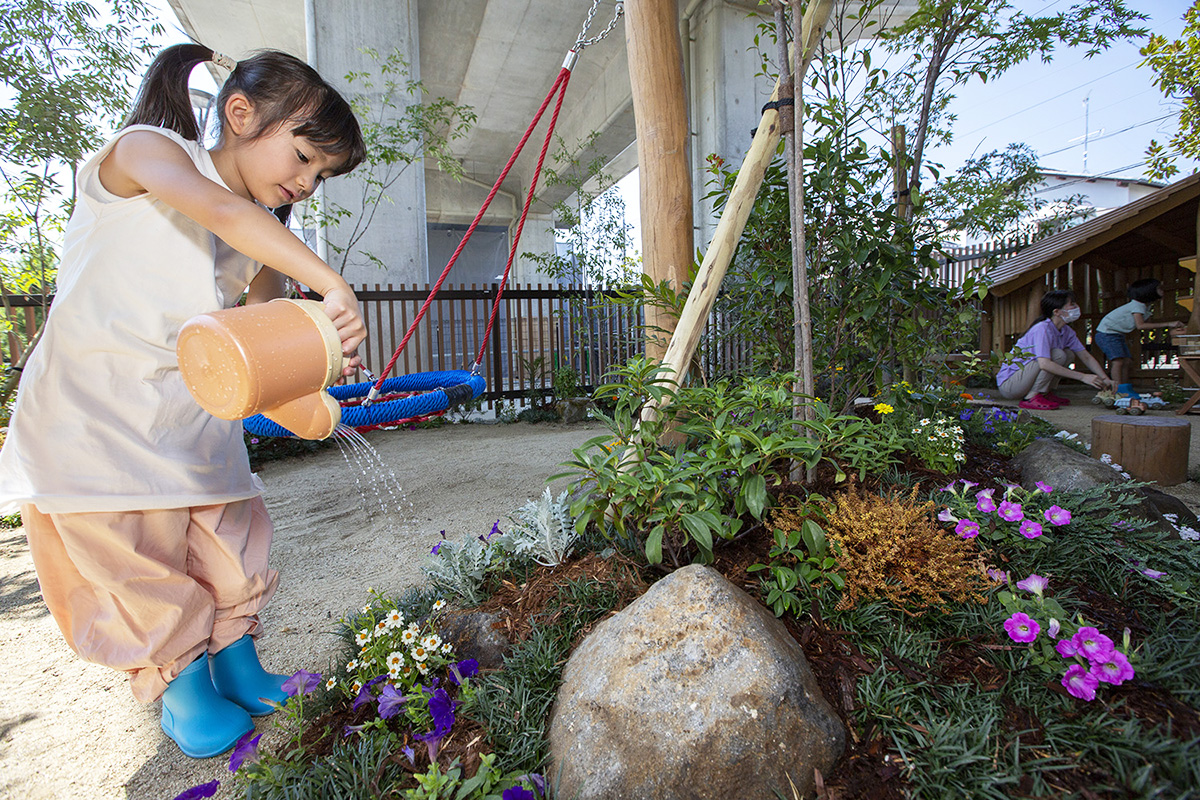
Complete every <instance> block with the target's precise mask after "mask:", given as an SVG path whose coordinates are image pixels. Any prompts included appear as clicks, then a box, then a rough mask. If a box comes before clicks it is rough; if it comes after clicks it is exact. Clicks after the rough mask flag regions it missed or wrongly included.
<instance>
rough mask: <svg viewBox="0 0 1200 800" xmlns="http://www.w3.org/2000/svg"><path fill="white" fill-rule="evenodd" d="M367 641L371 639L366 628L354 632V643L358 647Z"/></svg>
mask: <svg viewBox="0 0 1200 800" xmlns="http://www.w3.org/2000/svg"><path fill="white" fill-rule="evenodd" d="M369 641H371V633H370V632H369V631H368V630H367V629H366V628H363V629H362V630H361V631H359V632H358V633H356V634H354V643H355V644H356V645H358V646H359V647H362V646H363V645H364V644H366V643H367V642H369Z"/></svg>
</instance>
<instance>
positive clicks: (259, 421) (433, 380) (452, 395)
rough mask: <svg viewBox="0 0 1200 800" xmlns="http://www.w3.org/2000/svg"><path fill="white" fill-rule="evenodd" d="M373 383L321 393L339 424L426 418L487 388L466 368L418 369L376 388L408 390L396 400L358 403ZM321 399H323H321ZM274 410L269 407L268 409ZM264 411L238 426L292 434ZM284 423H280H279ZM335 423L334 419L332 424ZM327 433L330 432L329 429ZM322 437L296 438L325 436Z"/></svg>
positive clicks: (262, 432)
mask: <svg viewBox="0 0 1200 800" xmlns="http://www.w3.org/2000/svg"><path fill="white" fill-rule="evenodd" d="M373 386H374V384H373V383H371V382H370V381H364V382H362V383H353V384H349V385H347V386H331V387H329V388H328V389H326V390H325V391H324V392H322V393H321V394H323V395H325V396H326V397H327V398H328V399H329V401H330V402H333V403H334V405H335V406H340V408H339V410H340V414H341V423H342V424H343V425H345V426H347V427H350V428H354V429H356V430H361V429H364V428H375V427H380V426H383V425H394V424H396V422H397V421H398V420H405V419H411V418H413V417H426V416H431V415H433V414H438V413H440V412H444V411H446V410H448V409H450V408H453V407H454V406H458V405H462V404H464V403H469V402H470V401H472V400H474V399H476V398H477V397H479V396H480V395H481V394H483V392H484V390H485V389H486V388H487V382H486V381H485V380H484V378H483V376H482V375H473V374H471V373H470V372H468V371H467V370H451V371H445V372H418V373H414V374H412V375H401V376H398V377H395V378H388V379H387V380H385V381H384V382H383V385H382V386H381V387H380V390H381V392H382V393H383V394H384V395H390V394H399V393H411V392H417V393H418V394H411V395H409V396H406V397H402V398H400V399H396V400H384V401H383V402H376V403H371V404H370V405H366V404H363V403H362V398H365V397H366V396H367V394H368V393H369V392H370V391H371V388H372V387H373ZM322 402H324V401H322ZM273 411H274V409H273V410H272V412H273ZM272 412H267V413H264V414H256V415H254V416H252V417H247V418H246V419H245V420H244V421H243V422H242V426H243V427H244V428H245V430H246V432H247V433H250V434H252V435H254V436H288V437H296V434H294V433H292V431H291V430H289V429H288V427H287V426H286V422H287V420H286V419H281V418H277V419H274V420H273V419H269V418H268V416H267V414H270V413H272ZM281 423H284V424H281ZM336 425H337V422H336V420H335V421H334V426H336ZM329 433H333V429H332V428H330V431H329ZM329 433H327V434H325V436H315V437H304V436H302V437H299V438H319V439H324V438H326V437H327V436H328V435H329Z"/></svg>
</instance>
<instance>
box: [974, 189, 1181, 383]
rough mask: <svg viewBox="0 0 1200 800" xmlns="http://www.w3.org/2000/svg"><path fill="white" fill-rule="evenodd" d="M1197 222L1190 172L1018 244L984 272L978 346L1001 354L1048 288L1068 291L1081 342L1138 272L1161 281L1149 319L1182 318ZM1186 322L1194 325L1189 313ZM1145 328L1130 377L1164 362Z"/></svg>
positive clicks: (1165, 344) (1164, 343) (1158, 342)
mask: <svg viewBox="0 0 1200 800" xmlns="http://www.w3.org/2000/svg"><path fill="white" fill-rule="evenodd" d="M1198 228H1200V174H1194V175H1190V176H1188V177H1186V178H1184V179H1182V180H1179V181H1176V182H1175V183H1172V184H1171V185H1169V186H1166V187H1164V188H1162V189H1160V190H1159V191H1157V192H1155V193H1154V194H1150V195H1147V196H1145V197H1143V198H1141V199H1139V200H1136V201H1134V202H1132V203H1129V204H1128V205H1125V206H1121V207H1120V208H1116V209H1113V210H1112V211H1108V212H1106V213H1104V214H1101V215H1100V216H1098V217H1095V218H1093V219H1090V220H1088V221H1086V222H1083V223H1081V224H1079V225H1076V226H1074V227H1072V228H1068V229H1066V230H1064V231H1061V232H1059V233H1057V234H1054V235H1053V236H1049V237H1047V238H1045V239H1042V240H1040V241H1038V242H1035V243H1034V244H1032V245H1030V246H1028V247H1026V248H1024V249H1022V250H1021V251H1020V252H1019V253H1017V254H1016V255H1014V256H1013V257H1011V258H1008V259H1006V260H1004V261H1002V262H1000V263H999V264H998V265H996V266H995V267H993V268H992V269H990V270H989V271H988V272H987V276H986V279H987V282H988V284H989V289H988V294H987V297H986V298H985V299H984V304H983V311H984V317H983V327H982V330H981V331H980V345H981V349H982V350H984V351H989V350H990V351H992V352H997V351H998V352H1007V351H1008V350H1009V349H1010V348H1011V347H1012V345H1013V344H1014V343H1015V342H1016V341H1017V339H1018V338H1020V336H1021V334H1022V333H1024V332H1025V330H1026V329H1027V328H1028V327H1029V326H1030V325H1031V324H1032V323H1033V321H1034V319H1036V318H1037V316H1038V314H1039V303H1040V301H1041V299H1042V295H1043V294H1045V293H1046V292H1047V291H1049V290H1051V289H1071V290H1073V291H1074V292H1075V294H1076V296H1077V298H1078V300H1079V306H1080V310H1081V312H1082V315H1081V317H1080V319H1079V321H1078V322H1076V323H1074V325H1073V327H1074V328H1075V332H1076V334H1078V336H1079V338H1080V341H1083V342H1085V343H1088V342H1090V341H1091V335H1092V333H1093V332H1094V331H1095V329H1096V326H1097V325H1098V324H1099V322H1100V319H1101V318H1102V317H1103V316H1104V315H1105V314H1107V313H1108V312H1109V311H1111V310H1113V309H1114V308H1116V307H1117V306H1119V305H1121V304H1123V303H1124V302H1126V299H1127V298H1126V294H1125V290H1126V288H1127V287H1128V286H1129V284H1130V283H1132V282H1133V281H1135V280H1138V279H1139V278H1158V279H1159V280H1161V281H1162V283H1163V291H1164V297H1163V300H1162V303H1161V304H1159V305H1158V306H1157V307H1156V308H1155V315H1154V318H1155V319H1158V320H1164V319H1172V318H1174V319H1184V318H1186V316H1187V315H1188V314H1189V313H1191V312H1192V307H1193V302H1192V299H1193V297H1194V296H1195V295H1196V294H1197V288H1196V284H1197V282H1200V280H1198V278H1197V275H1196V251H1197V246H1196V243H1197V229H1198ZM1197 311H1200V308H1197ZM1192 327H1195V328H1200V319H1198V318H1196V317H1195V316H1193V320H1192V322H1191V323H1190V324H1189V328H1192ZM1189 332H1193V331H1189ZM1194 332H1200V330H1196V331H1194ZM1148 334H1152V335H1146V336H1143V337H1141V347H1140V348H1139V349H1138V350H1135V351H1134V359H1135V362H1139V363H1140V364H1141V365H1142V369H1141V370H1140V371H1139V370H1138V369H1137V368H1136V366H1135V372H1134V374H1135V375H1142V376H1145V375H1148V374H1153V372H1154V371H1155V368H1156V367H1158V366H1161V365H1165V362H1167V361H1168V360H1169V356H1170V351H1169V347H1170V345H1169V340H1168V338H1167V334H1166V331H1164V330H1158V329H1156V330H1153V331H1149V332H1148ZM1133 344H1134V342H1132V341H1131V345H1133ZM1093 353H1094V354H1096V355H1097V357H1098V358H1101V359H1102V358H1103V357H1102V356H1101V355H1100V354H1099V351H1097V350H1093ZM1147 368H1148V369H1147Z"/></svg>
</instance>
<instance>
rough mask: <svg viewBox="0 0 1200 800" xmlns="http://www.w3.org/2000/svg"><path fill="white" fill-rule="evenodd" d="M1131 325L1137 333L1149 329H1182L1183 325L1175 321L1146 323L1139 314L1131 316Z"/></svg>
mask: <svg viewBox="0 0 1200 800" xmlns="http://www.w3.org/2000/svg"><path fill="white" fill-rule="evenodd" d="M1133 325H1134V327H1135V328H1137V329H1138V330H1139V331H1144V330H1148V329H1150V328H1182V327H1183V326H1184V323H1182V322H1180V321H1179V320H1177V319H1173V320H1170V321H1169V322H1146V320H1145V318H1144V317H1142V315H1141V314H1137V313H1135V314H1134V315H1133Z"/></svg>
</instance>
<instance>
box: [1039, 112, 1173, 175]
mask: <svg viewBox="0 0 1200 800" xmlns="http://www.w3.org/2000/svg"><path fill="white" fill-rule="evenodd" d="M1173 116H1174V114H1163V115H1162V116H1161V117H1155V118H1154V119H1148V120H1146V121H1145V122H1139V123H1137V124H1136V125H1130V126H1129V127H1128V128H1121V130H1119V131H1113V132H1112V133H1102V134H1100V135H1099V136H1089V137H1088V138H1087V141H1088V142H1089V143H1090V142H1098V141H1100V140H1101V139H1107V138H1109V137H1110V136H1116V135H1117V134H1119V133H1125V132H1126V131H1131V130H1133V129H1134V128H1140V127H1142V126H1143V125H1150V124H1151V123H1154V122H1162V121H1163V120H1164V119H1170V118H1171V117H1173ZM1083 145H1084V142H1077V143H1075V144H1072V145H1067V146H1066V147H1060V148H1059V149H1057V150H1051V151H1050V152H1049V153H1039V154H1038V157H1039V158H1045V157H1046V156H1054V155H1058V154H1059V153H1065V152H1067V151H1068V150H1074V149H1075V148H1076V147H1082V146H1083ZM1143 163H1145V162H1143Z"/></svg>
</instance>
